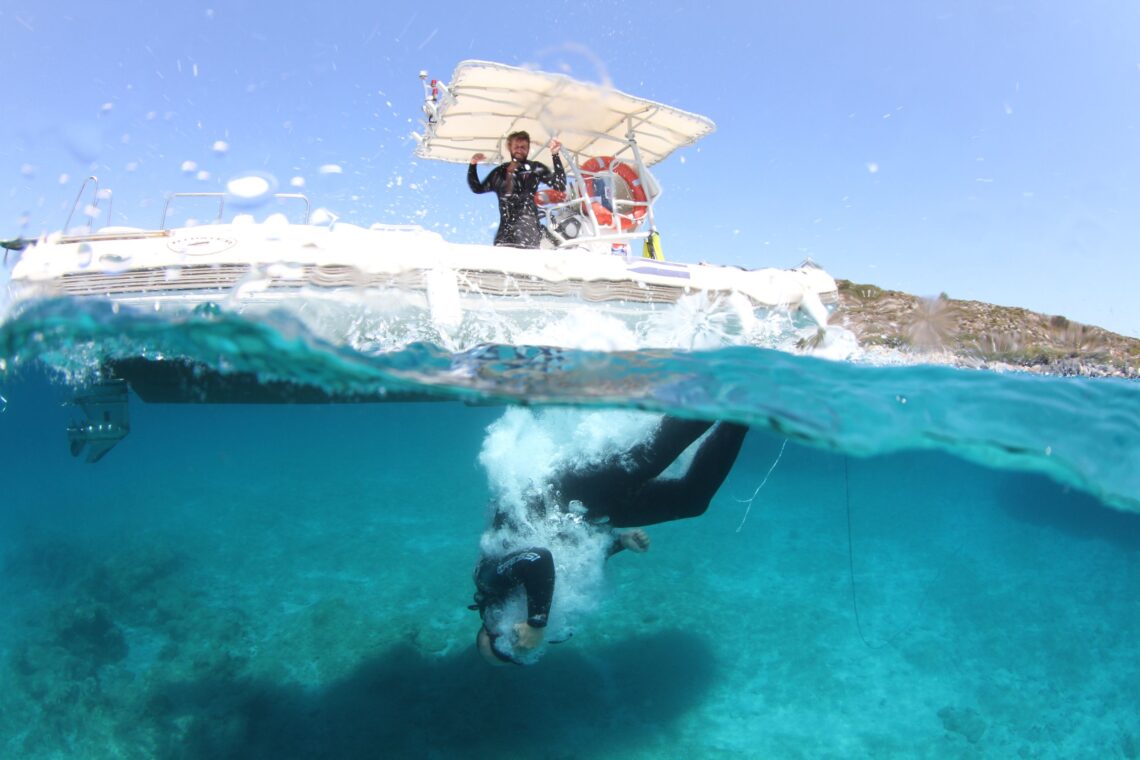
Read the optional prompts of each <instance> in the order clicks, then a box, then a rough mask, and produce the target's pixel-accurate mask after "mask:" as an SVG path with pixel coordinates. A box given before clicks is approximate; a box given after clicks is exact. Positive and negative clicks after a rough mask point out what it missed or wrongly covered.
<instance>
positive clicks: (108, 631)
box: [59, 605, 130, 669]
mask: <svg viewBox="0 0 1140 760" xmlns="http://www.w3.org/2000/svg"><path fill="white" fill-rule="evenodd" d="M59 644H60V646H62V647H63V648H64V649H66V650H67V651H68V652H70V653H71V654H72V655H73V656H75V657H77V658H79V659H81V660H84V661H86V662H89V663H90V664H91V666H92V669H97V668H99V667H101V666H103V665H110V664H112V663H116V662H121V661H122V660H124V659H126V657H127V653H128V652H129V651H130V650H129V648H128V647H127V639H126V637H125V636H124V635H123V632H122V630H120V628H119V626H117V625H115V621H114V620H112V619H111V616H110V615H109V614H107V610H106V609H105V608H103V607H102V606H100V605H88V606H85V607H79V608H76V609H75V610H73V611H72V612H70V613H69V614H68V615H66V616H64V617H63V618H62V619H61V620H60V621H59Z"/></svg>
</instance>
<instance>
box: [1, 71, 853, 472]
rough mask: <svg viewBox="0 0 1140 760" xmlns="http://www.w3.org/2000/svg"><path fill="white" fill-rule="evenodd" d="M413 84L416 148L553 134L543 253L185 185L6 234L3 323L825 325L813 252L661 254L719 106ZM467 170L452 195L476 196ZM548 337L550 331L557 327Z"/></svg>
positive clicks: (430, 334) (640, 341)
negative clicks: (127, 215) (54, 226)
mask: <svg viewBox="0 0 1140 760" xmlns="http://www.w3.org/2000/svg"><path fill="white" fill-rule="evenodd" d="M420 80H421V83H422V87H423V92H424V102H423V112H424V119H423V121H422V132H420V133H418V134H417V135H416V138H417V139H416V148H415V155H416V156H417V157H419V158H423V159H427V160H433V161H441V162H448V163H457V164H464V165H466V164H468V163H469V161H470V159H471V157H472V155H473V154H475V153H484V154H485V155H487V156H489V157H491V158H492V160H495V161H496V162H497V161H501V160H504V158H505V157H506V156H507V155H508V154H507V150H506V145H505V140H506V135H508V134H509V133H511V132H514V131H516V130H526V131H528V132H529V133H530V134H531V136H532V139H533V143H532V144H533V145H535V146H538V145H539V144H540V143H542V147H538V148H537V149H536V150H535V151H534V152H533V153H532V155H531V157H530V159H531V160H535V161H541V162H543V163H546V164H547V165H550V155H549V149H548V148H547V147H546V146H545V144H546V143H547V142H548V141H549V139H550V138H555V137H556V138H557V139H558V140H559V141H560V142H561V144H562V158H563V162H564V164H565V165H566V170H567V177H568V186H567V189H566V192H552V191H541V192H540V194H539V197H537V198H536V201H537V202H538V203H539V204H540V209H541V211H540V213H541V216H542V217H543V226H544V239H543V243H542V246H541V247H540V248H539V249H517V248H509V247H496V246H493V245H491V244H489V243H488V244H470V243H454V242H449V241H448V240H446V239H444V237H443V236H442V235H440V234H439V233H437V232H434V231H430V230H427V229H425V228H423V227H421V226H418V225H407V224H398V225H394V224H379V223H378V224H373V225H372V226H370V227H363V226H360V225H356V224H352V223H348V222H345V221H341V220H338V219H335V218H332V217H331V216H330V215H327V214H326V215H324V218H323V219H315V218H314V216H315V215H314V214H313V213H312V212H311V208H310V203H309V200H308V199H307V198H306V197H305V196H304V195H301V194H297V193H289V194H273V193H263V194H260V195H259V192H258V191H254V192H253V193H252V194H251V195H252V196H254V198H255V199H256V200H258V202H263V203H262V207H270V206H271V207H272V208H273V209H275V210H274V211H273V213H270V214H268V215H267V216H265V218H263V219H261V220H260V221H258V220H256V219H255V216H254V214H253V213H251V211H250V209H249V204H248V203H246V204H244V205H242V204H241V201H242V200H246V201H248V200H249V199H248V198H244V199H243V198H242V197H241V196H240V194H239V193H235V191H234V188H233V187H230V188H228V190H227V192H226V193H175V194H173V195H172V196H170V197H169V198H168V199H167V204H166V208H164V210H163V214H162V219H161V221H160V223H159V225H158V226H156V227H154V228H151V229H144V228H135V227H121V226H104V227H101V228H94V227H90V228H83V229H80V230H74V229H69V228H68V226H69V225H68V224H65V225H64V229H63V230H62V231H60V232H58V233H54V234H51V235H47V236H45V237H43V238H42V239H39V240H34V241H12V242H9V243H7V244H6V248H7V249H8V250H6V251H5V256H6V258H7V257H12V258H11V260H9V261H8V264H7V266H6V267H5V268H4V270H3V271H4V272H5V273H6V274H5V275H4V277H5V279H6V281H4V282H2V283H0V286H2V290H0V292H6V300H7V304H8V305H7V307H6V311H7V312H8V315H7V316H8V317H9V318H11V317H14V316H17V315H19V314H20V313H21V312H22V311H23V310H25V309H27V308H29V307H30V305H32V304H35V303H38V302H42V301H43V300H44V299H53V298H61V297H65V298H70V299H100V300H104V301H109V302H110V303H111V304H113V306H114V308H115V309H131V310H139V311H145V312H147V313H154V312H161V313H165V314H171V313H173V314H175V315H177V314H190V313H201V312H202V310H221V311H232V312H235V313H238V314H240V315H242V317H243V318H248V319H254V320H256V319H258V318H259V316H260V315H263V314H268V313H270V312H280V311H282V310H284V311H285V312H287V313H290V314H292V315H293V316H294V317H295V318H296V319H297V320H299V321H300V322H301V323H303V324H304V326H305V329H306V330H308V331H309V332H310V333H311V334H312V335H314V336H316V337H317V338H319V339H321V340H325V341H328V342H329V343H331V344H332V345H342V344H346V345H349V346H351V347H352V348H354V349H356V350H364V351H369V352H384V351H393V350H399V349H401V348H404V347H406V346H408V345H409V344H412V343H415V342H428V343H432V344H435V345H438V346H442V347H444V348H445V349H447V350H451V351H463V350H467V349H470V348H472V347H475V346H478V345H479V344H481V343H488V342H492V343H512V342H526V341H528V340H530V341H533V340H534V338H533V336H535V335H536V334H539V332H540V331H536V329H535V327H536V325H549V324H551V323H553V322H554V321H556V320H558V319H561V318H564V317H566V316H567V315H570V314H575V313H580V312H581V311H582V310H583V309H584V308H588V309H589V310H591V311H593V312H595V313H598V314H603V315H605V316H606V317H608V318H613V319H616V320H619V321H620V322H621V323H622V324H623V325H625V326H626V327H627V328H628V330H629V331H630V334H632V335H635V336H636V340H637V346H638V347H644V348H653V347H662V348H701V347H710V344H709V341H710V340H711V341H712V342H713V344H715V345H724V344H726V343H741V344H747V343H756V342H757V341H758V340H759V338H758V336H759V335H760V334H761V333H763V332H764V331H765V330H768V329H769V328H768V327H766V326H767V325H768V324H769V322H768V321H766V320H768V318H769V317H770V316H771V315H772V314H778V315H782V318H783V319H785V320H786V321H787V324H788V325H791V326H792V328H793V329H807V330H811V329H815V328H818V327H822V326H823V325H825V324H826V320H827V314H828V309H829V307H831V306H833V305H834V304H835V303H836V302H837V298H838V295H837V288H836V283H835V280H834V279H833V278H832V277H831V276H830V275H828V274H827V273H826V272H825V271H824V270H823V269H821V268H820V267H818V266H816V265H814V264H813V263H811V262H805V263H804V264H803V265H801V266H799V267H796V268H792V269H779V268H761V269H743V268H740V267H735V266H723V265H717V264H712V263H707V262H697V263H686V262H684V261H682V260H674V259H672V258H670V259H666V258H665V257H664V256H663V255H662V251H661V249H662V241H661V236H660V234H659V231H658V228H657V219H656V213H655V207H656V203H657V201H658V199H659V198H660V197H661V186H660V184H659V182H658V181H657V179H656V178H655V177H654V175H653V174H652V167H653V166H655V165H656V164H658V163H659V162H661V161H664V160H665V159H667V158H668V157H669V156H670V155H672V154H673V153H674V152H676V151H678V150H680V149H682V148H685V147H688V146H691V145H693V144H695V143H696V142H697V141H699V140H701V139H703V138H705V137H706V136H708V135H709V134H710V133H712V132H713V131H714V129H715V125H714V124H713V122H712V121H711V120H710V119H708V118H706V117H703V116H699V115H696V114H693V113H689V112H686V111H683V110H681V109H679V108H675V107H673V106H669V105H665V104H662V103H657V102H653V101H650V100H646V99H644V98H640V97H635V96H633V95H629V94H626V93H623V92H620V91H618V90H616V89H614V88H612V87H609V86H606V85H602V84H597V83H592V82H585V81H579V80H576V79H573V78H571V77H569V76H566V75H563V74H557V73H549V72H543V71H537V70H532V69H526V68H519V67H514V66H508V65H504V64H499V63H493V62H487V61H477V60H470V61H464V62H462V63H460V64H459V65H458V66H457V67H456V69H455V71H454V73H453V75H452V77H451V79H450V81H448V82H446V83H445V82H443V81H440V80H437V79H430V78H429V77H428V76H427V74H426V73H425V72H421V74H420ZM91 179H92V180H94V181H95V182H96V183H97V180H95V178H91ZM456 180H457V181H456V190H455V192H456V193H466V192H467V189H466V188H465V187H463V185H462V180H461V178H460V177H457V178H456ZM83 192H84V191H83V190H81V191H80V196H82V195H83ZM98 195H99V194H98V193H96V201H95V205H96V206H97V204H98V202H99V201H98ZM189 200H192V201H193V202H196V203H208V204H216V217H215V219H214V220H213V221H212V222H210V223H205V224H195V225H193V226H174V225H169V224H168V223H167V219H168V216H169V213H168V212H169V208H170V205H171V203H185V202H188V201H189ZM78 201H79V199H78V198H77V203H78ZM235 202H237V203H238V204H239V207H238V208H237V213H236V214H235V213H232V211H233V209H234V205H235ZM227 209H228V210H229V213H227ZM73 213H74V209H73ZM108 216H109V215H108ZM671 315H672V316H671ZM678 315H680V318H677V317H678ZM694 315H696V316H697V317H700V318H696V319H695V318H694ZM0 317H3V315H2V314H0ZM702 319H705V320H706V321H707V320H708V319H711V320H712V321H713V322H715V323H716V325H717V329H716V330H715V331H714V332H715V335H713V336H712V337H711V338H710V337H709V335H707V334H701V335H698V334H695V333H694V332H693V331H692V330H688V331H687V332H686V329H678V327H677V326H678V325H681V326H682V328H688V327H691V326H692V325H693V324H695V323H700V322H701V321H702ZM663 326H667V327H663ZM542 334H543V335H544V336H545V337H544V338H543V341H544V342H545V343H551V344H558V343H559V341H560V340H562V339H560V338H558V337H557V336H555V337H551V335H552V333H551V331H547V332H545V333H542ZM580 339H581V335H580V333H579V334H575V335H574V336H573V337H572V338H568V339H566V340H562V342H563V344H564V345H566V346H567V347H572V348H573V347H583V346H582V345H580V344H576V343H574V341H578V340H580ZM586 347H596V346H586ZM604 347H605V346H602V348H604ZM105 375H106V376H107V379H108V381H110V382H125V383H126V384H127V385H129V387H130V388H131V389H132V390H134V391H135V392H136V394H137V395H139V396H140V397H141V398H142V399H143V400H144V401H159V402H189V401H199V402H226V401H247V402H248V401H268V402H279V401H284V402H298V401H338V400H351V401H362V400H391V399H394V398H397V399H400V398H403V396H401V394H398V393H397V394H392V393H387V392H386V391H385V389H377V393H376V394H374V395H370V396H369V397H367V398H362V397H361V396H360V394H355V395H353V396H352V397H351V398H345V399H341V398H337V397H335V395H330V394H328V393H322V392H319V391H317V390H315V389H313V388H312V387H306V386H305V384H304V383H303V382H291V380H290V378H288V377H277V378H274V380H273V382H263V380H264V379H263V378H257V377H250V376H241V375H240V374H236V373H235V374H233V375H226V376H219V375H218V373H217V372H215V371H213V370H207V371H203V368H202V367H201V366H197V365H196V363H195V362H194V361H193V358H192V357H177V356H173V357H172V356H161V357H142V356H140V357H133V358H131V359H130V360H122V359H119V360H116V361H114V362H109V363H108V366H107V371H106V373H105ZM90 395H91V394H89V393H88V394H87V396H88V397H90ZM112 395H113V396H114V397H115V398H119V397H120V395H119V393H118V391H117V390H116V391H114V393H113V394H112ZM73 450H74V438H73Z"/></svg>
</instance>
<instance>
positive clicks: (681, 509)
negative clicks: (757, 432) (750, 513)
mask: <svg viewBox="0 0 1140 760" xmlns="http://www.w3.org/2000/svg"><path fill="white" fill-rule="evenodd" d="M747 433H748V428H747V427H746V426H744V425H738V424H736V423H733V422H721V423H719V424H718V425H717V426H716V428H715V429H714V430H713V431H712V433H710V434H709V437H708V438H706V439H705V440H704V442H703V443H701V447H700V448H699V449H697V453H696V455H695V456H694V457H693V461H692V462H691V463H690V464H689V469H688V470H687V471H686V472H685V474H684V475H683V476H681V477H680V478H669V479H656V480H651V481H649V482H648V483H646V484H645V485H644V486H643V487H641V488H640V489H638V490H637V492H636V493H635V494H633V495H632V496H631V497H630V498H628V499H627V500H626V501H624V502H622V503H620V504H615V505H614V507H613V508H612V509H611V510H610V513H609V517H610V525H613V526H614V527H615V528H628V527H634V526H641V525H656V524H657V523H663V522H669V521H670V520H680V519H683V518H686V517H697V516H698V515H702V514H704V513H705V510H707V509H708V508H709V502H711V501H712V498H713V496H714V495H716V492H717V490H718V489H719V488H720V486H721V484H722V483H724V479H725V478H727V477H728V473H729V470H731V469H732V465H733V464H734V463H735V462H736V456H737V454H739V453H740V447H741V445H743V443H744V436H745V434H747Z"/></svg>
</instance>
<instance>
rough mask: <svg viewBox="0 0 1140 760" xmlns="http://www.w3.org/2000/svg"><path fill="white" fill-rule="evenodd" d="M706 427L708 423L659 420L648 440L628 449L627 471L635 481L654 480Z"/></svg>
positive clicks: (709, 425) (666, 418) (702, 433)
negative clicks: (628, 466)
mask: <svg viewBox="0 0 1140 760" xmlns="http://www.w3.org/2000/svg"><path fill="white" fill-rule="evenodd" d="M710 427H712V423H711V422H709V421H707V420H684V419H680V418H679V417H665V418H663V419H662V420H661V425H660V426H659V427H658V428H657V430H656V431H655V433H654V435H653V437H652V438H650V439H649V440H647V441H642V442H641V443H639V444H637V445H636V446H634V447H633V448H632V449H630V450H629V453H628V454H627V455H626V457H625V459H626V461H627V462H629V463H630V464H631V465H632V466H631V468H630V469H629V470H627V471H628V472H629V473H630V475H631V477H633V478H635V479H639V480H649V479H651V478H655V477H657V476H658V475H660V474H661V473H662V472H664V471H665V469H666V468H667V467H668V466H669V465H671V464H673V462H674V461H675V460H676V459H677V457H679V456H681V452H682V451H684V450H685V449H687V448H689V446H691V445H692V443H693V441H695V440H697V439H698V438H700V437H701V436H702V435H704V434H705V431H707V430H708V429H709V428H710Z"/></svg>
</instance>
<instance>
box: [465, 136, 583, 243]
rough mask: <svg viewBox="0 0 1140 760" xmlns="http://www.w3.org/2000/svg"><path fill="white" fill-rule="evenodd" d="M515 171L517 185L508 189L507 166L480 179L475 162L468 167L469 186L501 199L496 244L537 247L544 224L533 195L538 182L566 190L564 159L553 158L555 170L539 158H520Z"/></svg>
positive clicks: (478, 191)
mask: <svg viewBox="0 0 1140 760" xmlns="http://www.w3.org/2000/svg"><path fill="white" fill-rule="evenodd" d="M517 163H518V164H519V168H518V169H517V170H516V171H515V177H514V187H513V188H512V189H511V192H509V193H508V192H507V166H508V164H500V165H499V166H496V167H495V168H494V169H492V170H491V173H490V174H488V175H487V178H486V179H484V180H483V181H482V182H480V181H479V173H478V172H477V171H476V169H475V164H471V165H470V166H469V167H468V168H467V185H468V186H469V187H470V188H471V191H472V192H474V193H489V192H492V191H493V192H494V193H495V195H497V196H498V198H499V231H498V232H497V233H496V234H495V245H509V246H513V247H515V248H538V245H539V242H540V241H541V240H542V225H541V224H540V223H539V221H538V206H537V205H536V204H535V202H534V194H535V192H537V191H538V186H539V184H540V183H541V184H546V185H550V186H551V187H552V188H554V189H555V190H558V191H565V190H566V172H565V171H564V170H563V168H562V160H561V159H560V158H559V157H558V156H554V157H553V164H554V171H551V170H550V169H548V168H547V167H546V165H545V164H540V163H538V162H537V161H519V162H517Z"/></svg>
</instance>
